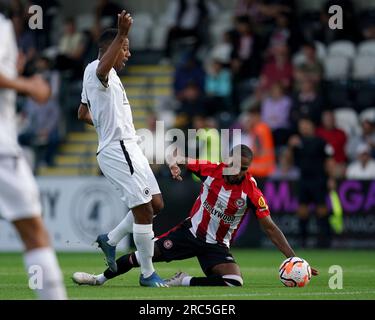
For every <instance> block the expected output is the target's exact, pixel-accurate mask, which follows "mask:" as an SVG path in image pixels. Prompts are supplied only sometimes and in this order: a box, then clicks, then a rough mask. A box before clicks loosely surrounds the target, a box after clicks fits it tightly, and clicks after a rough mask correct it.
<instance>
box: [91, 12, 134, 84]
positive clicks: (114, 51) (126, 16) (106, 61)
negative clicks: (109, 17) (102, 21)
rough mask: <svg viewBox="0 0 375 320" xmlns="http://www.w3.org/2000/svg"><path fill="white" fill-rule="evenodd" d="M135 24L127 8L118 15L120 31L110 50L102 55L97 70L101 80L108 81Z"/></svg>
mask: <svg viewBox="0 0 375 320" xmlns="http://www.w3.org/2000/svg"><path fill="white" fill-rule="evenodd" d="M132 24H133V18H132V17H131V15H130V13H126V11H125V10H123V11H122V12H121V14H119V15H118V32H117V36H116V38H115V39H114V40H113V41H112V43H111V45H110V46H109V48H108V50H106V52H105V53H104V54H103V56H101V57H100V62H99V65H98V68H97V70H96V75H97V76H98V78H99V80H100V81H101V82H103V83H107V82H108V74H109V72H110V71H111V69H112V68H113V67H114V65H115V63H116V60H117V57H118V55H119V53H120V50H121V49H122V47H123V45H124V43H125V41H126V39H127V37H128V34H129V30H130V27H131V26H132Z"/></svg>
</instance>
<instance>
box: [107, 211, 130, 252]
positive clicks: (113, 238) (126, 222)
mask: <svg viewBox="0 0 375 320" xmlns="http://www.w3.org/2000/svg"><path fill="white" fill-rule="evenodd" d="M133 223H134V215H133V212H132V211H129V212H128V214H127V215H126V217H125V218H124V219H123V220H122V221H121V222H120V223H119V224H118V225H117V226H116V228H114V229H113V230H112V231H111V232H109V233H108V239H109V240H108V244H110V245H111V246H117V245H118V243H119V242H120V241H121V240H122V239H123V238H124V237H126V236H127V235H128V234H130V233H132V232H133Z"/></svg>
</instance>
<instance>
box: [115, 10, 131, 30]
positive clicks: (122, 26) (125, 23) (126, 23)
mask: <svg viewBox="0 0 375 320" xmlns="http://www.w3.org/2000/svg"><path fill="white" fill-rule="evenodd" d="M132 24H133V18H132V16H131V15H130V13H127V12H126V11H125V10H123V11H122V12H121V13H120V14H118V32H119V34H120V35H121V36H125V37H127V36H128V34H129V30H130V28H131V26H132Z"/></svg>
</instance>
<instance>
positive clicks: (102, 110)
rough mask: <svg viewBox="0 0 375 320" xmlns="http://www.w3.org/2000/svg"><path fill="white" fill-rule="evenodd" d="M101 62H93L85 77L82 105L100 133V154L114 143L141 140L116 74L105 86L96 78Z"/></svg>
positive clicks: (111, 73)
mask: <svg viewBox="0 0 375 320" xmlns="http://www.w3.org/2000/svg"><path fill="white" fill-rule="evenodd" d="M98 64H99V60H95V61H94V62H92V63H90V64H89V65H88V66H87V67H86V70H85V74H84V77H83V89H82V99H81V102H82V103H83V104H86V105H87V106H88V108H89V110H90V113H91V117H92V120H93V123H94V126H95V129H96V132H97V134H98V140H99V146H98V152H100V151H101V150H102V149H103V148H104V147H106V146H107V145H108V144H110V143H111V142H113V141H120V140H125V141H138V138H139V137H138V136H137V135H136V131H135V128H134V124H133V115H132V111H131V108H130V104H129V101H128V98H127V96H126V93H125V89H124V87H123V85H122V83H121V80H120V78H119V76H118V75H117V73H116V71H115V70H114V69H112V70H111V71H110V73H109V75H108V86H107V87H106V86H104V85H103V84H102V82H101V81H100V80H99V79H98V77H97V75H96V69H97V67H98Z"/></svg>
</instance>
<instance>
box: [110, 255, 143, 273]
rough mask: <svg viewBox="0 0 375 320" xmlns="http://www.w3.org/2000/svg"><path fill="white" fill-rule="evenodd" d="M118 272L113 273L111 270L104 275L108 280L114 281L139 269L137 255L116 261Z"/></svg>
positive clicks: (126, 256)
mask: <svg viewBox="0 0 375 320" xmlns="http://www.w3.org/2000/svg"><path fill="white" fill-rule="evenodd" d="M116 264H117V272H113V271H111V270H110V269H109V268H108V269H107V270H105V271H104V273H103V275H104V277H105V278H106V279H113V278H114V277H117V276H119V275H121V274H124V273H127V272H128V271H129V270H131V269H133V268H137V267H139V263H138V261H137V258H136V255H135V253H131V254H126V255H124V256H122V257H120V258H118V259H117V260H116Z"/></svg>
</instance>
